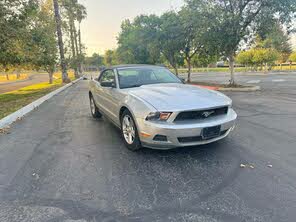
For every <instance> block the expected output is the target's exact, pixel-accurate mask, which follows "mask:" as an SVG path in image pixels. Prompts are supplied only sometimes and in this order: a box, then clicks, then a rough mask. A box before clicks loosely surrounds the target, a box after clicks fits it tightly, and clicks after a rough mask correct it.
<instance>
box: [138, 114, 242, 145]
mask: <svg viewBox="0 0 296 222" xmlns="http://www.w3.org/2000/svg"><path fill="white" fill-rule="evenodd" d="M236 118H237V114H236V113H235V111H234V110H233V109H229V111H228V113H227V114H226V115H223V116H217V117H213V118H209V119H204V120H199V121H190V122H184V123H167V122H164V123H159V122H150V121H146V120H143V119H140V118H137V125H138V130H139V132H140V133H139V136H140V140H141V142H142V145H143V146H145V147H149V148H153V149H171V148H176V147H185V146H195V145H202V144H207V143H212V142H215V141H218V140H220V139H223V138H225V137H226V136H228V135H229V133H230V132H231V131H232V130H233V129H234V127H235V120H236ZM213 126H221V132H222V133H221V134H220V135H219V136H217V137H214V138H211V139H201V138H200V137H201V134H202V130H203V129H204V128H207V127H213ZM141 133H143V134H146V135H150V136H149V137H147V136H145V137H144V136H142V135H141ZM156 135H163V136H166V138H167V140H166V141H156V140H154V137H155V136H156ZM180 138H190V139H189V140H188V139H187V140H186V141H182V140H180ZM194 138H196V139H194Z"/></svg>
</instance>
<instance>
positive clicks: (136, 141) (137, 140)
mask: <svg viewBox="0 0 296 222" xmlns="http://www.w3.org/2000/svg"><path fill="white" fill-rule="evenodd" d="M127 115H128V116H129V117H130V118H131V120H132V121H133V124H134V127H135V139H134V141H133V143H132V144H129V143H127V141H126V140H125V138H124V135H123V128H122V121H123V118H124V117H125V116H127ZM120 123H121V127H120V129H121V136H122V139H123V141H124V144H125V146H126V147H127V148H128V149H129V150H132V151H137V150H139V149H141V148H142V145H141V141H140V138H139V135H138V128H137V125H136V122H135V120H134V118H133V116H132V114H131V113H130V112H129V111H128V110H125V111H124V112H123V114H122V115H121V118H120Z"/></svg>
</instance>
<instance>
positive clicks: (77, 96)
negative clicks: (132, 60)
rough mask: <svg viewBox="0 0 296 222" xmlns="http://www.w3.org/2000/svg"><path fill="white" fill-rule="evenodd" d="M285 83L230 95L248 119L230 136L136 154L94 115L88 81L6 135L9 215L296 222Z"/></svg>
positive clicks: (0, 188)
mask: <svg viewBox="0 0 296 222" xmlns="http://www.w3.org/2000/svg"><path fill="white" fill-rule="evenodd" d="M283 83H284V82H278V83H277V84H278V85H277V87H278V88H274V89H273V90H270V91H267V90H263V91H262V92H252V93H231V94H229V96H230V97H231V98H232V99H233V101H234V107H235V109H236V110H237V112H238V115H239V120H238V125H237V129H236V130H235V131H234V132H233V133H232V134H231V136H230V137H229V138H227V139H225V140H224V141H220V142H218V143H216V144H211V145H205V146H201V147H192V148H184V149H175V150H171V151H156V150H149V149H143V150H142V151H140V152H135V153H134V152H130V151H128V150H127V149H126V148H125V147H124V146H123V142H122V139H121V138H120V137H119V131H118V130H117V129H116V128H115V127H113V126H112V125H111V124H110V123H109V122H108V121H106V120H104V119H102V120H94V119H92V118H91V117H90V114H89V107H88V98H87V82H86V81H80V82H79V83H77V84H76V85H74V86H73V87H71V88H69V89H68V90H66V91H64V92H63V93H61V94H59V95H57V96H55V97H54V98H53V99H51V100H50V101H48V102H47V103H45V104H43V105H42V106H41V107H40V108H39V109H38V110H35V111H34V112H32V113H31V114H29V115H28V116H27V117H26V118H24V119H23V120H21V121H19V122H18V123H16V124H15V125H14V126H13V128H12V129H11V134H8V135H0V221H1V222H2V221H9V222H10V221H42V222H44V221H50V222H52V221H67V222H73V221H79V222H85V221H100V222H101V221H108V222H109V221H149V222H150V221H178V222H179V221H226V222H232V221H233V222H239V221H268V222H270V221H274V222H281V221H285V222H286V221H291V222H292V221H295V218H296V195H295V194H296V183H295V181H296V161H295V158H296V149H295V147H296V122H295V117H296V88H295V87H294V86H291V87H289V88H287V86H286V85H285V87H281V84H283ZM270 84H273V83H270ZM242 163H243V164H253V165H254V167H255V168H254V169H251V168H249V167H246V168H240V164H242ZM269 164H272V168H270V167H268V165H269Z"/></svg>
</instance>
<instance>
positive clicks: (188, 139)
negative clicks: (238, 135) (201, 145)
mask: <svg viewBox="0 0 296 222" xmlns="http://www.w3.org/2000/svg"><path fill="white" fill-rule="evenodd" d="M227 131H228V130H223V131H221V132H220V135H219V136H223V135H225V134H226V133H227ZM211 139H214V138H211ZM203 140H204V139H203V138H202V136H188V137H178V141H179V143H194V142H200V141H203Z"/></svg>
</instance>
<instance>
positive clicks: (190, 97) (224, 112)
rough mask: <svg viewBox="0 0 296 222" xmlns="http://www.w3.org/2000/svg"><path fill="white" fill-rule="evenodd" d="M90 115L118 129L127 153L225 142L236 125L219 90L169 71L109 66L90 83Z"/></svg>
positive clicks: (153, 67) (224, 97) (233, 112)
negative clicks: (144, 149) (102, 119)
mask: <svg viewBox="0 0 296 222" xmlns="http://www.w3.org/2000/svg"><path fill="white" fill-rule="evenodd" d="M89 99H90V108H91V113H92V115H93V117H95V118H100V117H101V116H102V114H103V115H104V116H105V117H107V118H108V119H110V120H111V121H112V122H113V123H114V124H115V125H116V126H118V127H119V128H120V129H121V133H122V136H123V141H124V142H125V144H126V146H127V148H129V149H130V150H138V149H140V148H141V147H142V146H145V147H149V148H154V149H170V148H175V147H184V146H194V145H200V144H206V143H211V142H215V141H217V140H220V139H223V138H225V137H226V136H227V135H228V134H229V133H230V132H231V131H232V130H233V129H234V126H235V120H236V118H237V115H236V113H235V111H234V110H233V109H232V101H231V99H229V98H228V97H227V96H225V95H224V94H222V93H220V92H216V91H212V90H208V89H204V88H200V87H198V86H193V85H188V84H184V82H183V81H182V80H180V79H179V78H178V77H177V76H175V75H174V74H172V73H171V72H170V71H169V70H168V69H166V68H164V67H159V66H149V65H121V66H113V67H111V68H108V69H105V70H104V71H102V72H101V74H100V76H99V77H98V78H97V79H93V80H91V81H90V82H89Z"/></svg>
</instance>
